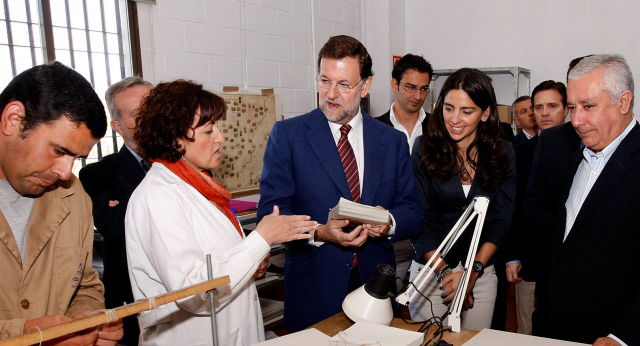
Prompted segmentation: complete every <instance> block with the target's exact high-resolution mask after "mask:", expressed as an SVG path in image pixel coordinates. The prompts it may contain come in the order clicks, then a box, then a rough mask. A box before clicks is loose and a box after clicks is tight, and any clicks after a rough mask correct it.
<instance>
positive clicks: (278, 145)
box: [258, 109, 422, 331]
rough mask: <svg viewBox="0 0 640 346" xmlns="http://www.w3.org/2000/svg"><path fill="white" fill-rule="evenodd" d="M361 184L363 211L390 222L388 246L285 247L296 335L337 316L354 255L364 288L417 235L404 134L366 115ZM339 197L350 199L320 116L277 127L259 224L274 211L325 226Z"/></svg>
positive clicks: (289, 318)
mask: <svg viewBox="0 0 640 346" xmlns="http://www.w3.org/2000/svg"><path fill="white" fill-rule="evenodd" d="M362 126H363V136H364V148H365V150H364V178H363V180H364V181H363V182H361V184H362V198H361V203H362V204H367V205H372V206H376V205H380V206H382V207H384V208H385V209H388V210H389V211H390V212H391V214H392V215H393V216H394V218H395V222H396V223H395V227H396V228H395V234H394V235H393V237H391V239H387V237H383V238H378V239H374V238H369V239H367V241H366V243H365V244H364V245H363V246H362V247H360V248H344V247H341V246H338V245H337V244H334V243H325V244H324V245H322V246H320V247H314V246H310V245H308V243H307V241H306V240H304V241H294V242H290V243H289V244H288V245H287V254H286V261H285V268H284V274H285V281H284V284H285V294H284V297H285V311H284V323H285V327H286V328H287V329H289V330H290V331H298V330H301V329H303V328H306V327H308V326H310V325H312V324H314V323H317V322H319V321H321V320H323V319H325V318H327V317H330V316H332V315H334V314H336V313H338V312H340V310H341V304H342V301H343V300H344V298H345V296H346V293H347V286H348V283H349V277H350V275H351V264H352V260H353V253H354V252H355V253H357V254H358V266H357V267H356V268H357V269H358V270H359V273H360V277H361V279H362V281H363V282H367V281H368V280H369V278H370V277H371V275H372V273H373V271H374V269H375V267H376V266H377V265H378V264H380V263H386V264H390V265H393V266H395V257H394V252H393V246H392V243H393V242H395V241H397V240H402V239H408V238H410V237H412V236H414V235H415V234H417V232H418V230H419V228H420V224H421V222H422V218H421V217H420V211H419V206H418V203H419V202H418V197H417V195H416V192H415V185H414V181H413V175H412V172H411V163H410V160H409V148H408V145H407V139H406V137H405V136H404V134H402V133H400V132H399V131H396V130H394V129H393V128H390V127H388V126H386V125H384V124H382V123H380V122H378V121H376V120H374V119H373V118H371V117H370V116H369V115H367V114H365V113H364V112H363V114H362ZM340 197H344V198H346V199H351V193H350V192H349V186H348V184H347V180H346V177H345V174H344V168H343V167H342V163H341V161H340V156H339V154H338V149H337V148H336V143H335V141H334V139H333V136H332V134H331V130H330V127H329V124H328V121H327V119H326V118H325V117H324V115H323V114H322V111H321V110H320V109H315V110H313V111H312V112H310V113H307V114H304V115H301V116H298V117H295V118H291V119H287V120H283V121H278V122H276V124H275V125H274V126H273V129H272V130H271V134H270V136H269V140H268V142H267V147H266V150H265V154H264V167H263V170H262V178H261V182H260V203H259V204H258V220H260V219H261V218H262V217H264V216H265V215H267V214H270V213H271V211H272V209H273V206H274V205H278V207H280V213H282V214H304V215H309V216H311V218H312V219H313V220H316V221H318V222H319V223H322V224H323V223H326V222H327V216H328V213H329V209H330V208H333V207H334V206H335V205H336V204H337V203H338V200H339V199H340Z"/></svg>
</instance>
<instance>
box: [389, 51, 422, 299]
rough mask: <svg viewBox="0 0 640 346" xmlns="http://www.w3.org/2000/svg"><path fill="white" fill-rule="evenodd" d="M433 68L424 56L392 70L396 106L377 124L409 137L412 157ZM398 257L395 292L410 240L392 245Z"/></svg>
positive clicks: (408, 254)
mask: <svg viewBox="0 0 640 346" xmlns="http://www.w3.org/2000/svg"><path fill="white" fill-rule="evenodd" d="M432 75H433V68H432V67H431V64H429V62H428V61H426V60H425V59H424V58H423V57H422V56H418V55H414V54H411V53H409V54H407V55H405V56H403V57H402V58H401V59H400V60H398V62H396V64H395V65H394V66H393V71H391V90H393V93H394V94H396V99H395V102H394V103H392V104H391V108H390V109H389V111H388V112H386V113H384V114H383V115H381V116H379V117H378V118H376V119H378V120H380V121H382V122H383V123H385V124H387V125H389V126H392V127H393V128H395V129H396V130H398V131H401V132H402V133H404V134H405V136H407V142H408V143H409V153H411V151H412V150H413V145H414V143H415V141H416V139H417V138H418V137H420V136H422V133H423V132H424V131H426V129H427V125H428V123H429V116H430V115H431V114H430V113H427V112H425V110H424V108H422V105H424V101H425V100H426V99H427V95H429V82H430V81H431V76H432ZM393 250H394V251H395V253H396V278H397V280H396V288H397V289H398V290H399V289H401V288H402V287H403V286H404V282H403V281H404V279H405V276H406V275H407V272H408V271H409V266H410V265H411V254H412V253H413V246H412V245H411V241H410V240H409V239H406V240H401V241H399V242H397V243H394V244H393Z"/></svg>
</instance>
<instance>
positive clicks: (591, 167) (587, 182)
mask: <svg viewBox="0 0 640 346" xmlns="http://www.w3.org/2000/svg"><path fill="white" fill-rule="evenodd" d="M636 123H637V122H636V121H635V120H634V121H631V122H630V123H629V125H628V126H627V128H626V129H625V130H624V131H623V132H622V133H621V134H620V135H619V136H618V137H616V139H614V140H613V142H611V143H610V144H609V145H607V147H606V148H604V149H602V150H601V151H600V152H597V153H596V152H594V151H593V150H591V149H589V148H587V147H585V148H584V149H583V150H582V155H584V160H582V161H581V162H580V165H579V166H578V170H577V171H576V175H575V176H574V177H573V183H572V184H571V190H570V191H569V197H568V198H567V201H566V202H565V208H566V209H567V220H566V226H565V229H564V239H563V240H566V239H567V236H568V235H569V232H570V231H571V228H572V227H573V223H574V222H575V221H576V217H577V216H578V212H579V211H580V208H582V204H583V203H584V200H585V199H586V198H587V196H588V195H589V192H590V191H591V188H592V187H593V184H595V182H596V180H597V179H598V177H599V176H600V173H602V170H603V169H604V167H605V165H606V164H607V162H608V161H609V159H610V158H611V155H613V153H614V152H615V151H616V149H617V148H618V145H620V142H622V140H623V139H624V138H625V137H626V136H627V134H628V133H629V132H630V131H631V129H632V128H633V126H635V124H636Z"/></svg>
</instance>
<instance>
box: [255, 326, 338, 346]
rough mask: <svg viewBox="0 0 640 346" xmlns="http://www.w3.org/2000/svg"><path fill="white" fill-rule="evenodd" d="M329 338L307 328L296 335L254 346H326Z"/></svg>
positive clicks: (288, 335)
mask: <svg viewBox="0 0 640 346" xmlns="http://www.w3.org/2000/svg"><path fill="white" fill-rule="evenodd" d="M328 342H329V336H328V335H327V334H324V333H322V332H321V331H319V330H317V329H315V328H309V329H305V330H302V331H299V332H297V333H293V334H287V335H285V336H281V337H279V338H275V339H271V340H267V341H263V342H260V343H257V344H254V345H255V346H300V345H307V346H327V344H328Z"/></svg>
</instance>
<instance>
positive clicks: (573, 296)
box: [532, 124, 640, 345]
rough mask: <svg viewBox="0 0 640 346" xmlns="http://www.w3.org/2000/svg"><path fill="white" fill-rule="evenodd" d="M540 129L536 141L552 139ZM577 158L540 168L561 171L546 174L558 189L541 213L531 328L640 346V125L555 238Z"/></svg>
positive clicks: (559, 336) (561, 224) (580, 339)
mask: <svg viewBox="0 0 640 346" xmlns="http://www.w3.org/2000/svg"><path fill="white" fill-rule="evenodd" d="M547 131H549V130H546V131H545V132H543V135H542V137H541V138H540V140H541V141H543V140H547V139H553V138H552V137H547V133H546V132H547ZM540 144H542V142H541V143H539V144H538V147H540ZM549 155H550V156H553V155H554V154H553V152H549ZM583 159H584V158H583V154H582V151H581V150H578V151H577V152H575V153H574V154H573V155H571V158H570V159H569V160H568V161H558V160H555V161H554V162H555V165H556V167H551V168H555V169H553V170H549V169H547V170H546V171H545V172H544V173H545V176H547V175H548V173H547V171H550V172H552V174H553V172H557V171H558V170H559V167H560V166H562V167H564V170H566V174H564V175H555V176H551V177H547V178H555V179H556V180H557V181H558V184H559V185H558V187H559V190H560V191H559V192H558V197H557V198H556V199H555V200H553V201H550V203H551V204H550V205H549V209H550V211H551V213H549V214H547V216H545V217H551V219H550V220H549V221H550V225H551V229H550V232H549V239H548V242H547V244H545V246H543V252H542V260H541V263H542V266H541V271H540V272H539V273H538V281H537V283H536V302H537V309H536V311H535V313H534V319H533V323H534V325H533V327H534V334H536V335H541V336H547V337H553V338H557V339H564V340H571V341H577V342H583V343H588V344H591V343H593V342H594V341H595V340H596V339H597V338H598V337H602V336H607V335H608V334H609V333H612V334H614V335H615V336H616V337H618V338H620V339H621V340H622V341H624V342H625V343H627V344H628V345H640V333H638V330H637V328H638V327H637V324H638V321H639V320H640V276H639V275H638V274H637V273H636V271H635V270H634V268H635V265H636V264H637V263H640V251H638V244H640V212H638V210H640V202H638V196H640V126H639V125H637V124H636V125H635V126H634V128H633V129H632V130H631V132H629V134H628V135H627V136H626V137H625V138H624V140H622V142H620V145H619V146H618V148H617V149H616V151H615V152H614V153H613V155H612V156H611V158H610V159H609V161H608V162H607V165H606V166H605V167H604V169H603V170H602V173H601V174H600V176H599V177H598V179H597V180H596V182H595V184H594V185H593V187H592V188H591V190H590V192H589V194H588V195H587V197H586V199H585V201H584V203H583V205H582V207H581V208H580V211H579V212H578V215H577V216H576V220H575V223H574V224H573V227H572V228H571V231H570V232H569V235H568V236H567V239H566V240H564V241H563V237H564V230H565V227H566V226H565V224H566V208H565V202H566V200H567V198H568V196H569V191H570V189H571V185H572V183H573V178H574V176H575V174H576V171H577V169H578V165H579V163H580V162H581V161H582V160H583ZM547 168H549V167H547ZM562 170H563V169H560V171H562ZM532 178H533V171H532Z"/></svg>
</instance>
